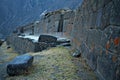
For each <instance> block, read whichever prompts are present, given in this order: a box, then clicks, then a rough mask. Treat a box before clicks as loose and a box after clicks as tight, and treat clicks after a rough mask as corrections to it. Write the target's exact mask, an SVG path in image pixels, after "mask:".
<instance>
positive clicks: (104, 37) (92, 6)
mask: <svg viewBox="0 0 120 80" xmlns="http://www.w3.org/2000/svg"><path fill="white" fill-rule="evenodd" d="M119 4H120V0H84V2H83V4H82V5H81V6H80V7H79V8H78V10H77V12H76V15H75V22H74V29H73V32H72V34H73V36H72V37H73V46H74V47H75V48H78V49H79V50H80V51H81V53H82V55H83V56H84V57H85V58H86V60H87V62H88V64H89V66H90V67H91V68H92V69H93V70H95V71H96V72H98V73H99V74H100V77H101V78H103V79H105V80H119V79H120V77H119V76H120V68H119V67H120V59H119V58H120V57H119V56H120V54H119V53H120V5H119ZM103 79H102V80H103Z"/></svg>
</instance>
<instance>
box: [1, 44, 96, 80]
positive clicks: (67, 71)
mask: <svg viewBox="0 0 120 80" xmlns="http://www.w3.org/2000/svg"><path fill="white" fill-rule="evenodd" d="M0 49H1V50H2V53H3V54H1V53H0V61H1V58H2V62H0V64H1V63H4V62H9V61H10V60H12V59H13V58H14V57H15V56H17V55H18V54H17V53H16V52H14V50H13V49H12V48H10V49H7V45H6V44H5V43H4V44H3V45H2V47H1V48H0ZM1 50H0V51H1ZM28 54H30V55H33V56H34V62H33V65H32V67H30V68H29V71H28V72H26V73H25V74H23V75H19V76H13V77H12V76H6V77H5V80H96V77H95V75H94V73H93V71H90V68H89V67H88V66H87V65H86V63H85V61H84V60H83V59H82V58H73V57H72V56H71V54H70V51H69V50H68V49H66V48H64V47H56V48H51V49H49V50H44V51H42V52H37V53H28Z"/></svg>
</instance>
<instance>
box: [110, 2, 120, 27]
mask: <svg viewBox="0 0 120 80" xmlns="http://www.w3.org/2000/svg"><path fill="white" fill-rule="evenodd" d="M119 4H120V0H112V5H110V6H111V15H110V24H112V25H115V26H116V25H119V26H120V22H119V21H120V5H119Z"/></svg>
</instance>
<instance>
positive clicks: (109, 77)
mask: <svg viewBox="0 0 120 80" xmlns="http://www.w3.org/2000/svg"><path fill="white" fill-rule="evenodd" d="M116 62H117V56H114V55H112V54H110V53H108V52H107V51H103V52H102V53H101V55H100V56H99V57H98V59H97V71H98V73H100V75H102V77H103V78H104V79H105V80H115V77H116V65H117V63H116Z"/></svg>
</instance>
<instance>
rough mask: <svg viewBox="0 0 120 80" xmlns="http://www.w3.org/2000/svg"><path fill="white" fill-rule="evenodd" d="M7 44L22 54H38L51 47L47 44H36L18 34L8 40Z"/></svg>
mask: <svg viewBox="0 0 120 80" xmlns="http://www.w3.org/2000/svg"><path fill="white" fill-rule="evenodd" d="M7 44H8V45H10V46H11V47H13V48H14V50H15V51H17V52H18V53H20V54H25V53H28V52H38V51H42V50H44V49H46V48H47V47H49V46H48V44H47V43H44V42H34V40H32V39H29V38H24V37H20V36H18V35H16V34H13V35H11V36H10V37H8V38H7Z"/></svg>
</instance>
